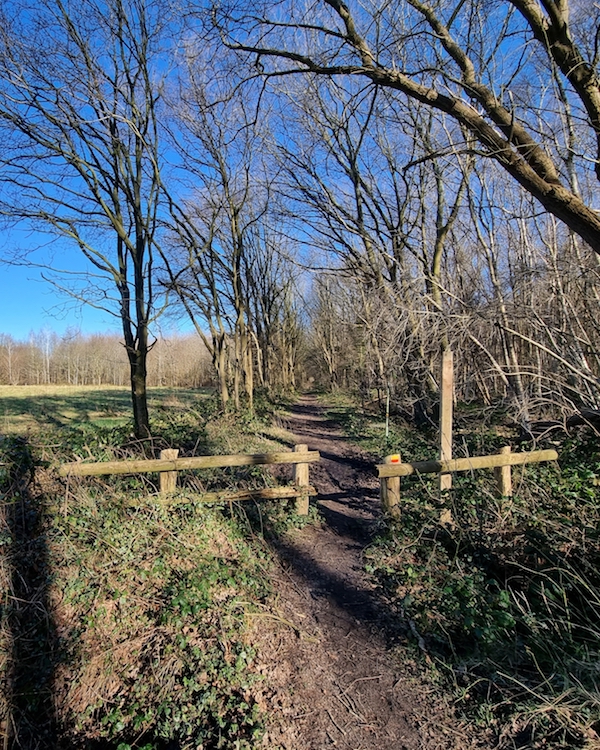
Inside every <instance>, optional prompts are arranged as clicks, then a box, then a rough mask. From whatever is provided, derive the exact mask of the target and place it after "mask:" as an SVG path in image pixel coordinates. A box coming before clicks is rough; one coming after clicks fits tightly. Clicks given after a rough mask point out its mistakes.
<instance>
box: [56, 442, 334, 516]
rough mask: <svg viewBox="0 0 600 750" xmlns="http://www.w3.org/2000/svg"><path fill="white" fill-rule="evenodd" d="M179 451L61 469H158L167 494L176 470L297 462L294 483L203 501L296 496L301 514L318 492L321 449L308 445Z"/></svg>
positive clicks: (80, 472) (77, 472)
mask: <svg viewBox="0 0 600 750" xmlns="http://www.w3.org/2000/svg"><path fill="white" fill-rule="evenodd" d="M178 453H179V451H178V450H177V449H174V448H169V449H166V450H163V451H161V457H160V458H156V459H141V460H132V461H98V462H95V463H89V464H88V463H83V462H81V461H76V462H73V463H68V464H62V466H59V467H58V473H59V475H60V476H63V477H73V476H79V477H85V476H88V477H89V476H102V475H106V474H147V473H158V474H159V477H160V493H161V495H168V494H170V493H173V492H175V489H176V486H177V472H178V471H184V470H190V469H191V470H196V469H222V468H226V467H228V466H261V465H269V464H270V465H272V464H295V477H294V481H295V484H294V485H293V486H287V487H265V488H263V489H258V490H240V491H227V490H224V491H222V492H209V493H205V494H204V495H202V501H203V502H235V501H237V500H249V499H263V500H269V499H280V498H290V497H295V498H296V511H297V513H298V514H299V515H306V514H307V513H308V504H309V497H310V496H313V495H316V494H317V492H316V490H315V489H314V487H311V486H310V484H309V464H310V463H312V462H314V461H318V460H319V459H320V458H321V456H320V453H319V451H309V450H308V447H307V446H306V445H296V446H295V448H294V451H293V452H285V453H283V452H282V453H253V454H235V455H228V456H192V457H189V458H178V457H177V455H178Z"/></svg>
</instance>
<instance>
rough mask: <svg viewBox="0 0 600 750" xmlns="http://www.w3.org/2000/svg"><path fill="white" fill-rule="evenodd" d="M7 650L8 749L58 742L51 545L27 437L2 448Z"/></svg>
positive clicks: (1, 718)
mask: <svg viewBox="0 0 600 750" xmlns="http://www.w3.org/2000/svg"><path fill="white" fill-rule="evenodd" d="M1 448H2V450H1V453H2V463H3V466H2V474H1V475H0V476H1V484H2V486H1V487H0V490H1V492H2V526H3V529H2V536H3V537H4V539H6V541H7V544H4V545H2V547H0V552H1V553H2V561H1V566H2V567H1V570H2V579H3V580H2V588H3V589H4V591H3V599H2V623H1V625H2V641H3V643H2V648H3V651H4V653H5V659H6V661H5V668H4V674H3V675H2V678H3V682H4V691H3V693H4V695H3V699H2V705H1V708H0V710H1V714H0V722H1V728H2V734H3V743H4V745H3V747H4V748H5V749H6V750H9V749H10V750H13V749H14V750H17V748H18V749H19V750H20V749H23V750H38V749H39V750H42V749H43V750H52V748H56V747H57V728H56V721H55V714H54V703H53V693H52V687H53V686H52V682H53V674H54V665H55V657H56V654H57V644H56V633H55V627H54V622H53V619H52V615H51V610H50V606H49V602H48V583H49V577H50V571H49V566H48V548H47V544H46V538H45V530H44V519H43V507H42V502H41V500H40V499H39V497H36V495H35V493H34V491H33V475H34V462H33V458H32V456H31V451H30V448H29V445H28V444H27V441H26V440H25V439H23V438H16V439H6V440H5V442H4V444H3V445H2V446H1Z"/></svg>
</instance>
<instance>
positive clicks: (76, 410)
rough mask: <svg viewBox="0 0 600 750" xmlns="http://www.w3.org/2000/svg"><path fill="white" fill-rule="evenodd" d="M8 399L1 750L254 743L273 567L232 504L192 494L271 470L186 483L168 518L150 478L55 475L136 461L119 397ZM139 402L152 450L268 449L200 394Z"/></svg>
mask: <svg viewBox="0 0 600 750" xmlns="http://www.w3.org/2000/svg"><path fill="white" fill-rule="evenodd" d="M5 390H6V389H5ZM9 391H10V392H9V393H8V395H7V394H6V393H4V392H2V393H0V408H2V413H3V415H4V420H5V424H8V426H9V429H8V430H7V432H8V435H5V436H4V437H2V438H1V439H0V488H1V491H2V497H3V502H2V506H1V508H2V519H1V520H2V528H1V532H0V553H1V555H0V578H1V580H0V586H1V590H2V592H3V594H2V602H1V611H0V646H1V660H0V672H1V677H2V682H3V684H4V685H5V687H6V689H5V690H4V691H3V694H2V699H1V701H0V729H1V730H2V734H3V736H5V737H7V738H9V739H8V742H9V746H10V745H11V744H13V745H14V746H22V747H40V748H47V747H61V748H82V747H86V748H100V747H102V748H115V749H116V748H118V749H119V750H127V749H128V748H133V747H135V748H145V750H151V749H155V750H160V749H162V748H165V749H166V748H172V747H177V748H198V747H202V748H240V749H243V748H252V747H256V746H257V745H258V744H259V743H260V738H261V736H262V732H263V723H264V722H263V719H264V712H265V708H266V705H265V699H264V691H265V686H264V685H263V684H262V682H261V679H260V677H259V675H258V671H257V669H256V663H255V662H256V658H257V656H256V652H255V649H254V646H253V639H252V637H251V627H250V623H251V622H256V620H257V619H260V616H261V615H262V613H263V612H264V611H265V610H266V609H268V606H269V605H268V596H269V584H268V581H269V570H270V565H271V564H272V563H271V558H270V555H269V553H268V551H267V548H266V545H265V544H264V543H263V542H262V540H261V539H260V538H258V537H256V536H255V535H254V533H253V532H252V528H251V526H250V524H248V523H247V521H246V519H245V512H244V509H243V508H240V509H237V508H234V507H224V508H223V507H207V506H206V505H203V504H202V503H200V502H199V501H198V495H199V493H201V492H202V491H204V490H205V489H215V488H218V489H222V488H226V487H228V486H230V485H233V484H236V485H238V484H239V483H240V482H242V483H244V482H245V483H246V484H247V485H248V486H253V485H256V486H264V485H265V484H266V483H270V482H273V481H274V480H273V477H272V476H270V475H268V474H267V473H266V472H264V471H263V470H262V469H260V468H256V467H254V468H252V469H251V470H250V472H249V473H248V474H247V475H245V476H242V474H241V472H242V470H241V469H232V470H229V471H224V472H217V471H214V470H213V471H210V472H206V473H204V474H203V475H202V476H199V475H197V474H196V475H192V474H190V475H185V474H184V475H183V476H182V477H181V483H182V487H181V491H180V493H179V496H178V498H177V499H178V500H179V502H178V504H177V505H176V506H172V507H171V506H165V505H163V504H161V503H160V502H159V501H158V496H157V494H156V489H157V488H156V485H157V481H156V479H157V478H156V477H153V476H151V475H150V476H147V477H104V478H102V479H88V478H86V479H83V480H81V481H75V480H73V479H71V480H69V481H68V482H67V481H63V480H60V479H59V478H58V476H57V474H56V471H55V467H56V465H57V464H58V463H61V462H63V461H69V460H73V459H78V458H86V459H90V458H91V457H93V458H94V459H97V460H108V459H112V458H124V457H127V456H132V455H135V454H136V452H138V451H139V449H140V446H139V445H137V444H136V443H135V441H132V439H131V436H130V429H129V428H130V424H129V418H128V414H127V410H128V408H129V405H128V394H127V392H126V391H119V390H118V389H104V388H102V389H90V388H86V389H76V390H75V391H73V392H71V391H66V390H64V389H56V388H55V389H50V390H47V389H44V390H43V391H41V392H38V391H37V390H36V389H35V388H29V389H18V392H17V390H16V389H9ZM151 399H152V406H153V408H152V415H153V432H154V435H155V436H156V437H155V439H154V441H153V443H152V445H151V447H150V449H151V450H152V451H157V450H159V449H160V448H162V447H178V448H180V450H181V452H182V454H183V455H185V454H189V453H196V454H201V453H208V452H213V453H218V452H232V451H258V450H262V451H268V450H275V449H281V447H282V446H281V444H280V443H278V442H277V440H276V439H275V438H273V437H272V436H270V433H269V429H268V422H267V421H266V420H263V421H260V420H257V419H256V418H249V417H248V418H247V419H246V420H245V421H244V422H243V424H242V425H240V422H239V420H234V419H233V418H230V417H228V416H224V415H218V414H217V412H216V407H215V404H214V402H213V401H211V400H210V398H209V397H208V396H207V395H206V394H202V393H198V392H189V391H185V392H173V391H169V392H167V391H161V390H156V391H153V392H152V395H151ZM24 418H26V421H23V419H24ZM111 420H114V422H113V421H111ZM244 425H245V428H246V429H245V430H244V428H243V427H244ZM19 431H20V432H21V434H17V433H18V432H19ZM146 450H148V447H146ZM290 512H291V511H290Z"/></svg>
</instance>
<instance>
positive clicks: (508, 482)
mask: <svg viewBox="0 0 600 750" xmlns="http://www.w3.org/2000/svg"><path fill="white" fill-rule="evenodd" d="M500 453H502V454H503V455H505V456H506V455H507V454H509V453H510V445H505V446H504V448H501V449H500ZM494 474H495V475H496V482H497V483H498V495H499V496H500V497H509V496H510V495H512V474H511V469H510V465H508V466H497V467H496V468H495V469H494Z"/></svg>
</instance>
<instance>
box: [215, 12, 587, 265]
mask: <svg viewBox="0 0 600 750" xmlns="http://www.w3.org/2000/svg"><path fill="white" fill-rule="evenodd" d="M599 20H600V9H599V7H598V5H597V4H594V5H593V7H589V3H583V2H579V1H576V0H572V1H571V3H569V2H568V0H542V1H540V0H501V1H500V2H497V3H489V2H484V0H478V1H477V2H469V3H464V2H456V3H454V4H450V3H445V2H444V3H436V4H428V3H426V2H423V0H403V1H402V2H399V3H376V4H375V5H372V6H371V5H364V4H362V3H358V2H356V3H349V4H348V5H347V4H345V3H344V2H342V0H317V1H316V2H314V3H311V4H304V3H301V2H295V0H282V1H280V2H277V3H268V4H265V3H263V2H253V3H247V2H244V3H243V4H242V3H235V2H233V3H227V4H221V3H215V4H214V5H213V23H214V26H215V28H217V29H218V32H219V33H220V35H221V38H222V40H223V41H224V42H225V44H226V45H227V46H229V47H230V48H232V49H235V50H237V51H238V52H240V53H242V54H246V55H248V61H249V62H250V61H252V60H254V61H255V62H256V66H257V67H260V68H261V72H262V74H263V75H264V76H267V77H273V76H282V75H288V74H290V73H310V74H317V75H324V76H352V77H353V78H359V77H360V78H363V79H364V80H366V81H369V82H371V84H372V85H373V86H378V87H383V88H386V89H388V90H390V91H393V92H397V94H398V95H399V100H398V106H401V105H402V100H403V98H404V101H405V100H406V98H408V99H413V100H416V101H418V102H421V103H422V104H423V105H425V106H426V107H430V108H432V109H435V110H437V111H439V112H440V113H443V114H444V115H446V116H448V117H450V118H452V119H453V120H454V121H455V122H457V123H458V124H459V125H460V126H461V130H462V131H463V132H464V133H468V134H470V137H471V138H473V139H474V141H475V143H476V144H477V150H478V152H479V153H480V154H482V155H484V156H487V157H489V158H492V159H494V160H495V161H496V162H497V163H498V164H499V165H501V167H502V168H503V169H504V170H506V172H507V173H508V174H510V175H511V177H513V178H514V179H515V180H516V182H517V183H519V184H520V185H521V186H522V187H523V188H524V189H525V190H526V191H527V192H528V193H530V194H531V195H532V196H534V197H535V198H536V199H537V200H538V201H539V202H540V203H541V204H542V205H543V206H544V208H545V209H546V210H547V211H548V212H550V213H552V214H554V215H555V216H556V217H557V218H558V219H560V220H561V221H563V222H564V223H565V224H566V225H567V226H568V227H569V228H570V229H572V230H573V231H574V232H575V233H576V234H578V235H579V236H580V237H581V238H582V239H583V240H585V241H586V242H587V243H589V245H590V246H591V247H592V248H593V249H594V251H595V252H596V253H600V214H599V213H598V212H597V211H596V209H595V204H594V198H593V190H592V191H590V190H589V189H588V185H589V183H590V180H591V179H592V178H593V173H594V172H595V173H596V176H597V177H600V83H599V81H600V77H599V76H598V61H599V58H598V55H597V49H596V48H595V45H594V41H593V40H594V39H596V40H597V38H598V22H599ZM590 32H592V33H590ZM267 66H269V67H267ZM556 75H558V77H559V78H560V80H561V81H562V83H563V86H564V91H565V93H564V96H562V97H561V96H556V95H555V92H552V91H551V90H549V87H548V86H547V82H548V80H549V79H550V78H551V77H553V76H556ZM565 102H568V106H569V107H571V109H572V110H574V111H576V113H577V130H578V132H577V144H578V145H577V146H576V152H575V153H574V154H573V161H576V163H577V171H578V173H579V175H580V179H579V184H580V190H579V191H577V190H574V189H573V183H572V180H570V179H569V175H568V174H567V173H566V169H565V164H564V161H563V160H562V159H561V158H560V156H559V154H558V153H557V139H559V140H560V139H561V134H560V132H558V131H557V130H556V129H555V128H554V127H553V125H554V124H555V123H554V122H553V121H552V118H548V117H547V116H545V113H548V112H551V111H557V112H560V111H561V110H564V107H565ZM540 121H541V122H543V123H544V127H543V128H540V127H539V123H540ZM459 132H460V131H459ZM573 143H574V140H573V138H572V137H571V136H568V134H567V140H566V141H565V140H564V139H563V140H561V142H560V143H559V144H558V146H559V147H560V149H561V150H563V151H565V152H566V151H568V150H569V149H570V148H572V147H573ZM453 145H454V149H455V150H457V151H461V150H470V151H473V147H472V145H471V144H470V143H469V142H468V140H465V139H464V138H461V139H457V140H456V141H455V142H454V144H453Z"/></svg>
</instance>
